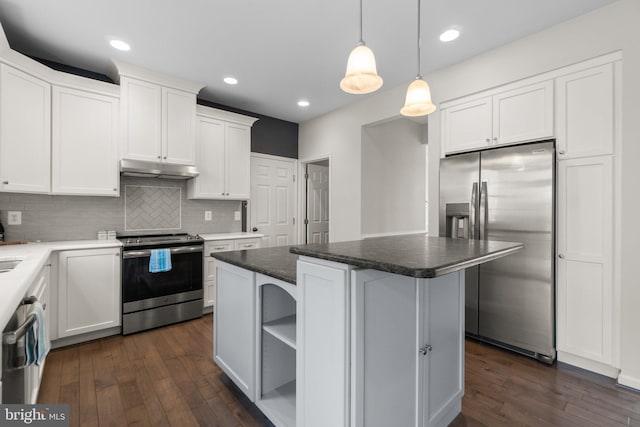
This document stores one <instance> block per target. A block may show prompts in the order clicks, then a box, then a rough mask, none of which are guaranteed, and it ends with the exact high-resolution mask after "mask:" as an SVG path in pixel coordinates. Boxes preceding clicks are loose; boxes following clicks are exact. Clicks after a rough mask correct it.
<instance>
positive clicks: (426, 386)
mask: <svg viewBox="0 0 640 427" xmlns="http://www.w3.org/2000/svg"><path fill="white" fill-rule="evenodd" d="M460 276H461V275H460V274H459V273H457V272H456V273H452V274H449V275H446V276H442V277H438V278H436V279H415V278H411V277H407V276H399V275H397V274H390V273H384V272H380V271H376V270H356V271H354V272H353V273H352V285H351V286H352V303H351V306H352V310H353V312H352V315H351V319H352V322H353V323H352V325H351V330H352V337H354V339H353V340H352V348H351V369H352V378H353V379H354V381H353V383H352V385H351V390H352V399H353V400H352V402H353V403H352V408H351V410H352V423H351V426H352V427H356V426H358V427H364V426H366V427H376V426H381V427H382V426H391V425H397V426H439V425H447V424H448V423H450V422H451V421H452V420H453V418H455V417H456V416H457V414H458V413H459V412H460V409H461V408H460V399H461V398H462V394H463V390H464V388H463V385H464V384H463V381H464V373H463V372H462V367H463V366H464V364H463V358H464V342H463V339H462V336H463V334H461V331H462V326H463V313H464V307H463V306H462V302H463V301H464V298H463V288H462V286H463V285H462V284H461V280H460ZM416 301H417V304H416Z"/></svg>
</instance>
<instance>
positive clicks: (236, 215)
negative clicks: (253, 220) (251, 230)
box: [233, 211, 242, 221]
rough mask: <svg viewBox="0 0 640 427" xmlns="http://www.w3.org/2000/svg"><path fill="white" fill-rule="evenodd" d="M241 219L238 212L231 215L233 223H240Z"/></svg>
mask: <svg viewBox="0 0 640 427" xmlns="http://www.w3.org/2000/svg"><path fill="white" fill-rule="evenodd" d="M241 219H242V218H241V217H240V211H235V212H234V213H233V220H234V221H240V220H241Z"/></svg>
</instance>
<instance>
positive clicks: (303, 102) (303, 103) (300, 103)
mask: <svg viewBox="0 0 640 427" xmlns="http://www.w3.org/2000/svg"><path fill="white" fill-rule="evenodd" d="M309 105H310V104H309V101H307V100H306V99H301V100H300V101H298V107H308V106H309Z"/></svg>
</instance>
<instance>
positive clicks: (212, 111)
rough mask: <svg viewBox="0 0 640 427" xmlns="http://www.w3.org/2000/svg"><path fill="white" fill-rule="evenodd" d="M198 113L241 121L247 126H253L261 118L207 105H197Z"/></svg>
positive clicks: (234, 121)
mask: <svg viewBox="0 0 640 427" xmlns="http://www.w3.org/2000/svg"><path fill="white" fill-rule="evenodd" d="M196 114H197V115H198V116H204V117H208V118H213V119H219V120H224V121H225V122H233V123H239V124H241V125H247V126H253V124H254V123H255V122H256V121H258V120H259V119H258V118H256V117H251V116H245V115H243V114H238V113H233V112H231V111H226V110H219V109H217V108H212V107H207V106H205V105H196Z"/></svg>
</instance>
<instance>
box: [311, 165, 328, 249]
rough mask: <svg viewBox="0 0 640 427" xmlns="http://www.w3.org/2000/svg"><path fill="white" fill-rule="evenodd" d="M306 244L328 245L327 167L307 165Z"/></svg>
mask: <svg viewBox="0 0 640 427" xmlns="http://www.w3.org/2000/svg"><path fill="white" fill-rule="evenodd" d="M307 243H329V166H325V165H321V164H314V163H310V164H308V165H307Z"/></svg>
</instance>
